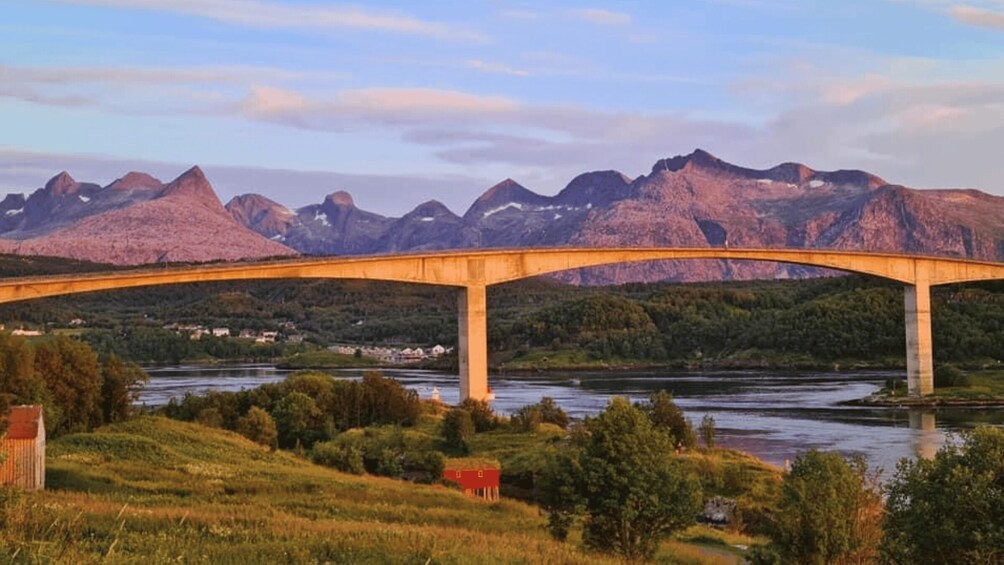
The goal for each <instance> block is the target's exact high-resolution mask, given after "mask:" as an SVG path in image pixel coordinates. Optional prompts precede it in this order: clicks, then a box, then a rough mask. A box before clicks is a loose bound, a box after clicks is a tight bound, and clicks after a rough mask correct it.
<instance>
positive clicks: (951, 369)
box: [934, 364, 969, 388]
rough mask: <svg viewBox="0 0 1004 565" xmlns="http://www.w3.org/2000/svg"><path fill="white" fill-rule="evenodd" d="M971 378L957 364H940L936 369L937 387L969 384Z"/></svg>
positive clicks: (935, 379)
mask: <svg viewBox="0 0 1004 565" xmlns="http://www.w3.org/2000/svg"><path fill="white" fill-rule="evenodd" d="M968 385H969V380H968V379H967V378H966V376H965V375H964V374H963V373H962V371H961V370H960V369H959V368H958V367H956V366H955V365H949V364H944V365H939V366H938V367H936V368H935V369H934V386H935V388H945V387H950V386H968Z"/></svg>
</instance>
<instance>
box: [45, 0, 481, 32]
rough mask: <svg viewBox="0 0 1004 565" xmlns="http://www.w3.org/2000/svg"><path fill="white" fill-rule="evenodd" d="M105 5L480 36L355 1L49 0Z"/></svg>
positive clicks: (300, 25)
mask: <svg viewBox="0 0 1004 565" xmlns="http://www.w3.org/2000/svg"><path fill="white" fill-rule="evenodd" d="M51 1H55V2H61V3H67V4H83V5H88V6H102V7H109V8H125V9H135V10H154V11H158V12H171V13H175V14H182V15H186V16H195V17H201V18H207V19H211V20H216V21H219V22H223V23H227V24H232V25H240V26H247V27H255V28H266V29H300V30H324V29H346V28H348V29H360V30H366V31H382V32H388V33H399V34H408V35H420V36H426V37H433V38H436V39H446V40H454V41H468V42H484V41H486V39H487V38H486V37H485V36H484V35H483V34H481V33H479V32H476V31H473V30H469V29H465V28H461V27H455V26H452V25H448V24H444V23H440V22H433V21H427V20H423V19H419V18H416V17H413V16H409V15H405V14H400V13H393V12H378V11H374V10H368V9H364V8H362V7H359V6H348V5H342V6H337V5H323V4H308V5H304V4H299V5H292V4H284V3H279V2H267V1H263V0H212V1H202V0H51Z"/></svg>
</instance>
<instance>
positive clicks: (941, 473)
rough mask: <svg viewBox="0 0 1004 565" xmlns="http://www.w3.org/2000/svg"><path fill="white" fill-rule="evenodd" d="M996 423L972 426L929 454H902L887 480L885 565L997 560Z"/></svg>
mask: <svg viewBox="0 0 1004 565" xmlns="http://www.w3.org/2000/svg"><path fill="white" fill-rule="evenodd" d="M1002 487H1004V429H1000V428H991V427H979V428H976V429H975V430H973V431H972V432H969V433H967V434H964V435H963V436H962V443H961V445H960V444H959V443H958V442H956V441H950V442H948V443H946V444H945V445H944V446H943V447H942V448H941V449H940V450H938V453H937V455H935V457H934V459H917V460H909V459H903V460H902V461H900V464H899V465H898V466H897V469H896V475H895V477H894V479H893V481H892V482H891V483H890V484H889V486H888V493H887V494H888V498H887V502H886V511H887V518H886V525H885V526H886V535H885V539H884V540H883V542H882V553H883V554H884V557H885V558H886V559H887V560H888V561H889V562H892V563H921V564H922V563H932V564H933V563H1002V562H1004V488H1002Z"/></svg>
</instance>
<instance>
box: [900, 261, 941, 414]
mask: <svg viewBox="0 0 1004 565" xmlns="http://www.w3.org/2000/svg"><path fill="white" fill-rule="evenodd" d="M904 298H905V302H906V390H907V393H908V394H909V395H910V396H927V395H929V394H931V393H932V392H934V354H933V348H932V346H931V286H930V284H928V281H927V279H926V278H925V279H923V280H921V279H920V278H919V277H918V280H917V284H914V285H908V286H907V287H906V289H905V292H904Z"/></svg>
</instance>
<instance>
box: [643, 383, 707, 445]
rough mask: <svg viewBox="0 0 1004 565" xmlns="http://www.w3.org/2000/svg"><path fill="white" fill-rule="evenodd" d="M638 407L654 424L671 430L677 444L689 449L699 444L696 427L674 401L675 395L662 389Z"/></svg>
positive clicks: (668, 430)
mask: <svg viewBox="0 0 1004 565" xmlns="http://www.w3.org/2000/svg"><path fill="white" fill-rule="evenodd" d="M638 407H639V408H641V409H642V411H643V412H645V415H647V416H648V419H649V421H651V422H652V425H653V426H655V427H656V428H659V429H662V430H665V431H667V432H669V433H670V435H672V436H673V441H674V442H675V443H676V444H677V445H680V446H682V447H686V448H688V449H689V448H693V447H695V446H696V445H697V437H696V436H695V435H694V427H693V426H691V425H690V422H689V421H687V418H686V416H684V415H683V410H680V408H679V407H677V406H676V404H675V403H673V395H671V394H669V393H668V392H666V391H664V390H660V391H659V392H657V393H655V394H653V395H651V396H650V397H649V399H648V402H643V403H641V404H639V405H638Z"/></svg>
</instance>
